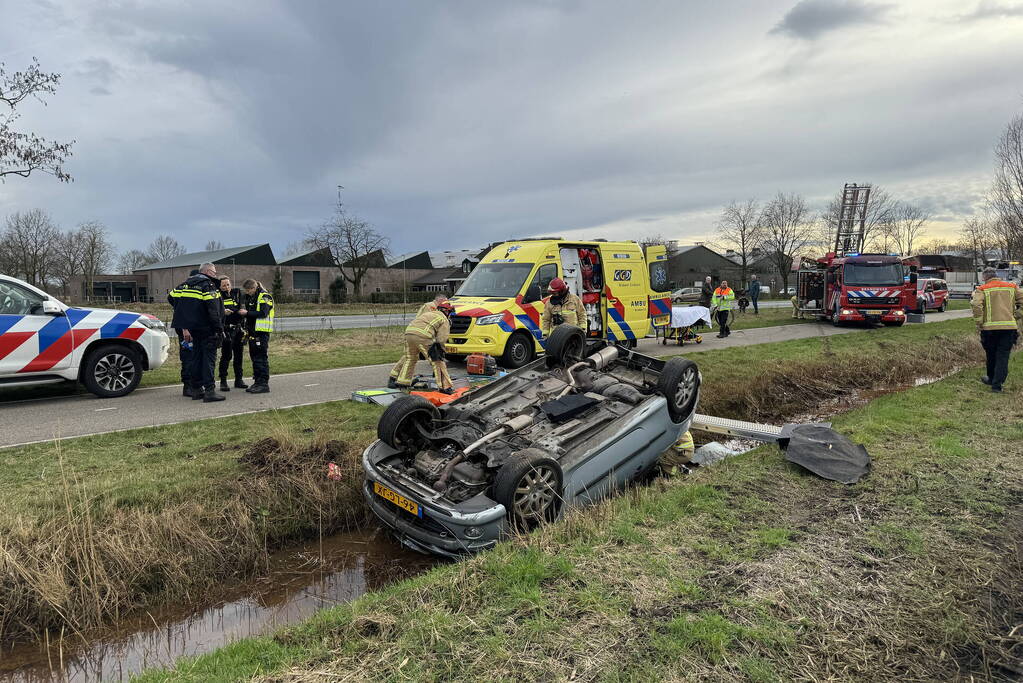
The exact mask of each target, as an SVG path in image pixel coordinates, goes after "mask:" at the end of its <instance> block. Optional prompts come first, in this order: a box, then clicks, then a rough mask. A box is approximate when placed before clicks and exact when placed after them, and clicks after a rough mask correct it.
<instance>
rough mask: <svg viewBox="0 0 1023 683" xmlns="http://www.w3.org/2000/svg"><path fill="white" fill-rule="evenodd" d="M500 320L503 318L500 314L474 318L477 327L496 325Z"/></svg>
mask: <svg viewBox="0 0 1023 683" xmlns="http://www.w3.org/2000/svg"><path fill="white" fill-rule="evenodd" d="M502 318H504V315H503V314H501V313H498V314H497V315H485V316H483V317H482V318H476V324H477V325H496V324H497V323H499V322H501V319H502Z"/></svg>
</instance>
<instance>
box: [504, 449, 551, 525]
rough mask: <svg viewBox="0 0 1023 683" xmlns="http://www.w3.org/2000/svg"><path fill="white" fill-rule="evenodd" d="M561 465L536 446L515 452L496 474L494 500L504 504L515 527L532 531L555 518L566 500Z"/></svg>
mask: <svg viewBox="0 0 1023 683" xmlns="http://www.w3.org/2000/svg"><path fill="white" fill-rule="evenodd" d="M563 485H564V474H563V473H562V471H561V465H559V464H558V462H557V461H556V460H554V459H552V458H550V457H549V456H548V455H547V454H546V453H544V452H543V451H541V450H539V449H536V448H527V449H525V450H522V451H519V452H517V453H513V454H512V455H510V456H509V457H508V458H507V459H506V460H505V461H504V464H503V465H501V468H500V469H499V470H498V471H497V475H496V476H495V477H494V492H493V493H494V495H493V497H494V500H495V501H497V502H498V503H500V504H501V505H503V506H504V508H505V510H506V511H507V512H508V519H509V521H510V522H511V525H512V527H513V528H515V529H517V530H521V531H529V530H531V529H534V528H536V527H537V526H539V525H540V524H543V523H546V522H553V521H554V520H556V519H557V518H558V515H559V514H560V513H561V504H562V502H563V501H564V496H563V491H562V487H563Z"/></svg>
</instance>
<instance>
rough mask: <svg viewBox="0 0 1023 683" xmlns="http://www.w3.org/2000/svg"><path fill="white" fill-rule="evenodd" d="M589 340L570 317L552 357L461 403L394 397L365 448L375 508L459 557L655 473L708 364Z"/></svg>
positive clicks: (438, 550) (684, 421)
mask: <svg viewBox="0 0 1023 683" xmlns="http://www.w3.org/2000/svg"><path fill="white" fill-rule="evenodd" d="M586 348H587V346H586V342H585V338H584V337H583V332H582V330H580V329H579V328H576V327H571V326H567V325H562V326H560V327H557V328H555V330H554V333H553V334H552V335H551V336H550V338H549V340H548V342H547V353H546V355H545V357H544V358H541V359H538V360H535V361H533V362H531V363H529V364H528V365H525V366H523V367H522V368H520V369H518V370H516V371H515V372H512V373H511V374H509V375H506V376H504V377H502V378H500V379H497V380H495V381H493V382H491V383H490V384H488V385H485V386H483V387H480V388H477V389H474V390H473V391H471V392H469V393H468V394H465V395H464V396H462V397H460V398H459V399H457V400H455V401H453V402H451V403H448V404H446V405H443V406H441V407H439V408H438V407H435V406H434V405H433V404H431V403H430V402H428V401H426V400H425V399H423V398H421V397H417V396H408V397H402V398H400V399H398V400H397V401H395V402H394V403H392V404H391V405H390V406H388V408H387V410H385V411H384V413H383V415H382V416H381V418H380V422H379V424H378V426H377V436H378V440H377V441H375V442H374V443H372V444H371V445H370V446H369V447H368V448H367V449H366V450H365V452H364V453H363V456H362V466H363V469H364V470H365V474H366V481H365V485H364V489H363V493H364V496H365V499H366V501H367V503H368V504H369V507H370V508H371V509H372V510H373V512H374V513H375V514H376V516H377V517H379V518H380V520H381V521H382V522H383V523H384V524H385V525H386V526H388V527H389V528H390V529H392V530H393V531H394V532H395V534H396V535H397V536H398V538H399V539H400V540H401V541H402V542H403V543H404V544H405V545H408V546H410V547H412V548H415V549H417V550H421V551H426V552H431V553H435V554H439V555H447V556H456V555H459V554H464V553H471V552H476V551H479V550H484V549H486V548H490V547H492V546H493V545H494V544H495V543H497V541H498V540H499V539H500V538H501V537H502V536H504V535H505V534H507V533H509V532H512V531H515V530H518V529H524V530H528V529H531V528H533V527H535V526H537V525H539V524H543V523H546V522H551V521H553V520H555V519H557V518H559V517H560V516H561V515H563V514H564V512H565V509H566V508H567V507H570V506H573V505H579V504H583V503H587V502H590V501H593V500H596V499H599V498H601V497H604V496H607V495H608V494H610V493H611V492H613V491H615V490H619V489H621V488H622V487H624V486H626V485H627V484H628V483H629V482H631V481H635V480H637V479H643V478H644V477H646V476H648V475H649V474H650V473H651V472H652V471H653V468H654V467H655V466H656V464H657V460H658V457H659V456H660V455H661V453H663V452H664V451H665V450H666V449H667V448H669V447H670V446H671V445H672V444H673V443H675V441H676V440H677V439H678V437H679V435H680V434H681V433H682V432H683V431H684V430H686V429H688V428H689V424H690V422H691V421H692V418H693V415H694V413H695V411H696V406H697V403H698V401H699V393H700V373H699V370H698V369H697V367H696V365H695V364H694V363H693V362H692V361H690V360H686V359H682V358H672V359H671V360H669V361H667V362H665V361H663V360H659V359H656V358H651V357H649V356H645V355H642V354H640V353H637V352H635V351H633V350H631V349H629V348H628V347H627V346H621V345H615V344H613V343H611V342H608V341H597V342H594V343H592V344H590V346H589V348H588V349H587V350H586V351H584V349H586Z"/></svg>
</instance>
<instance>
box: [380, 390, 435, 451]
mask: <svg viewBox="0 0 1023 683" xmlns="http://www.w3.org/2000/svg"><path fill="white" fill-rule="evenodd" d="M438 417H440V412H439V411H438V410H437V407H436V406H435V405H433V404H432V403H430V402H429V401H427V400H426V399H425V398H423V397H422V396H402V397H401V398H399V399H398V400H397V401H395V402H394V403H392V404H391V405H389V406H387V410H385V411H384V414H383V415H381V416H380V421H379V422H377V438H378V439H380V440H381V441H383V442H384V443H385V444H387V445H388V446H390V447H391V448H393V449H395V450H396V451H403V452H406V453H411V452H413V449H417V448H418V447H419V445H420V444H421V443H422V442H423V440H424V437H423V436H422V434H420V433H419V429H417V427H418V426H423V427H425V426H426V425H427V424H429V423H430V422H431V421H433V420H435V419H437V418H438Z"/></svg>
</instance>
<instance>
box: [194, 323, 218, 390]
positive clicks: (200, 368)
mask: <svg viewBox="0 0 1023 683" xmlns="http://www.w3.org/2000/svg"><path fill="white" fill-rule="evenodd" d="M191 332H192V371H191V380H192V390H193V391H195V390H198V389H213V388H214V387H215V386H216V385H215V384H214V378H213V370H214V367H215V366H216V364H217V349H219V348H220V340H219V339H218V338H217V335H216V334H215V333H214V332H213V330H192V331H191Z"/></svg>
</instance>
